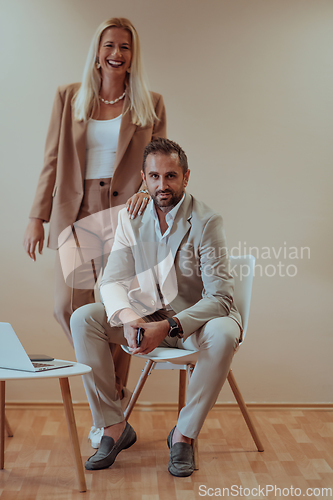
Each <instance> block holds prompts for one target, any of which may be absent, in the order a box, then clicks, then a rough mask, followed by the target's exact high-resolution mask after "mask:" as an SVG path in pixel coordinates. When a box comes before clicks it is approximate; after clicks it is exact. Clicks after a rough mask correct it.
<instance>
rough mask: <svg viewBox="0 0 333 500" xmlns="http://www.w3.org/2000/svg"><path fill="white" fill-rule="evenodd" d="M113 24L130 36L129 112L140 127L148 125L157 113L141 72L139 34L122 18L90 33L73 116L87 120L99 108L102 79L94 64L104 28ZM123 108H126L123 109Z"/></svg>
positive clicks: (102, 25)
mask: <svg viewBox="0 0 333 500" xmlns="http://www.w3.org/2000/svg"><path fill="white" fill-rule="evenodd" d="M113 27H114V28H122V29H125V30H127V31H129V32H130V33H131V37H132V62H131V72H130V73H128V74H127V76H126V81H125V83H126V86H127V92H128V95H129V98H130V106H129V110H130V111H131V112H132V122H133V123H134V124H135V125H140V126H142V127H144V126H146V125H151V124H152V123H153V122H154V120H155V119H156V118H157V116H156V113H155V110H154V106H153V102H152V99H151V96H150V93H149V90H148V86H147V83H146V79H145V76H144V73H143V68H142V62H141V51H140V41H139V36H138V34H137V31H136V29H135V28H134V26H133V24H132V23H131V22H130V21H129V20H128V19H126V18H124V17H120V18H118V17H113V18H111V19H108V20H107V21H104V22H103V23H102V24H101V25H100V26H99V27H98V28H97V31H96V33H95V35H94V36H93V39H92V42H91V45H90V48H89V52H88V56H87V60H86V64H85V67H84V71H83V77H82V84H81V87H80V88H79V90H78V91H77V92H76V94H75V95H74V97H73V102H72V104H73V108H74V118H75V120H77V121H81V120H88V119H89V118H90V117H91V116H92V114H93V113H94V111H95V110H96V109H99V98H98V95H99V91H100V87H101V81H102V78H101V74H100V71H99V70H98V69H97V67H96V62H97V61H98V50H99V45H100V41H101V38H102V35H103V33H104V31H105V30H107V29H108V28H113ZM126 111H128V109H126V110H124V112H126Z"/></svg>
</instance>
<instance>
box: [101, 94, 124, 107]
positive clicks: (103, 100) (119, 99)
mask: <svg viewBox="0 0 333 500" xmlns="http://www.w3.org/2000/svg"><path fill="white" fill-rule="evenodd" d="M125 95H126V91H125V92H124V93H123V95H121V96H120V97H118V98H117V99H115V100H114V101H107V100H106V99H103V97H101V96H100V95H99V96H98V97H99V98H100V100H101V101H102V102H104V104H116V102H118V101H121V100H122V99H124V97H125Z"/></svg>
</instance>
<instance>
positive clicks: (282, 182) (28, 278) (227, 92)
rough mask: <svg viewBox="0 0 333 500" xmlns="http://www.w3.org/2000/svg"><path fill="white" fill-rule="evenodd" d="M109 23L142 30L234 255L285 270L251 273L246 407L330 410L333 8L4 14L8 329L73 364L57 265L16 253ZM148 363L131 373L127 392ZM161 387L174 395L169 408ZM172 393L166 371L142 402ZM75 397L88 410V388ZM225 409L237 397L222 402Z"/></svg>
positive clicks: (242, 366) (195, 189)
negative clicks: (73, 88)
mask: <svg viewBox="0 0 333 500" xmlns="http://www.w3.org/2000/svg"><path fill="white" fill-rule="evenodd" d="M113 15H119V16H126V17H129V18H130V19H131V20H132V21H133V23H134V24H135V26H136V27H137V29H138V31H139V34H140V37H141V40H142V48H143V53H144V61H145V66H146V70H147V73H148V75H149V79H150V83H151V88H152V89H153V90H156V91H157V92H160V93H162V94H163V96H164V98H165V103H166V106H167V113H168V131H169V137H170V138H171V139H174V140H176V141H178V142H179V143H180V144H181V145H182V146H183V147H184V149H185V151H186V152H187V153H188V156H189V161H190V165H191V170H192V172H191V179H190V185H189V190H190V191H191V192H192V193H193V194H194V195H196V196H197V197H199V198H201V199H202V200H204V201H206V202H207V203H208V204H210V205H211V206H212V207H213V208H214V209H216V210H218V211H219V212H221V213H222V215H223V216H224V220H225V226H226V231H227V236H228V241H229V246H230V247H239V246H240V247H241V250H242V253H243V252H244V246H245V247H246V248H247V249H248V248H249V247H257V248H258V252H259V259H258V261H257V264H259V265H262V266H263V269H265V268H266V266H269V267H267V268H266V271H267V272H268V274H270V275H271V274H273V273H274V271H275V272H276V274H275V275H274V276H272V277H268V276H265V275H263V276H260V272H259V271H260V269H259V268H258V269H257V276H256V278H255V283H254V290H253V300H252V311H251V318H250V325H249V330H248V338H247V340H246V342H245V344H244V345H243V347H242V348H241V350H240V351H239V353H238V354H237V355H236V358H235V360H234V365H233V366H234V370H235V374H236V375H237V380H238V382H239V385H240V387H241V388H242V391H243V393H244V396H245V397H246V399H247V400H248V401H254V402H296V403H320V402H324V403H327V402H330V401H331V400H332V399H331V398H332V380H333V377H332V347H333V340H332V328H331V321H330V319H329V317H330V312H329V311H330V310H331V304H332V259H331V255H332V251H331V248H332V220H331V213H332V195H331V189H332V181H333V174H332V157H333V155H332V153H333V151H332V150H333V146H332V144H333V141H332V132H333V130H332V128H333V127H332V115H333V113H332V104H333V100H332V88H333V30H332V15H333V3H332V1H331V0H320V2H318V1H317V0H188V1H186V0H182V1H179V0H168V1H166V2H162V1H157V0H142V1H141V0H122V1H121V2H110V1H107V0H95V1H94V2H92V1H90V0H58V1H57V2H54V1H50V0H44V1H41V0H29V2H27V1H25V0H11V1H10V2H2V3H1V15H0V23H1V26H0V33H1V35H0V36H1V48H2V51H1V143H2V146H1V156H2V158H1V183H0V191H1V193H0V203H1V249H0V252H1V258H0V262H1V263H0V266H1V301H0V308H1V316H0V319H1V321H8V322H10V323H12V325H13V326H14V328H15V330H16V331H17V333H18V335H19V337H20V338H21V340H22V342H23V344H24V346H25V347H26V350H27V351H28V352H44V353H49V354H53V355H54V356H56V357H59V358H68V359H74V354H73V352H72V349H71V348H70V346H69V344H68V343H67V341H66V339H65V337H64V335H63V334H62V331H61V329H60V327H59V326H58V325H57V324H56V322H55V320H54V319H53V317H52V308H53V297H52V295H53V260H54V253H53V252H52V251H50V250H45V251H44V255H43V256H42V258H39V259H38V262H37V263H35V264H34V263H33V262H32V261H30V260H29V259H28V257H27V256H26V255H25V254H24V252H23V249H22V244H21V241H22V235H23V232H24V229H25V226H26V223H27V215H28V212H29V209H30V205H31V203H32V199H33V195H34V190H35V187H36V183H37V178H38V175H39V172H40V169H41V167H42V158H43V148H44V140H45V136H46V129H47V126H48V121H49V116H50V111H51V106H52V101H53V97H54V93H55V90H56V87H57V86H58V85H60V84H63V83H70V82H73V81H80V78H81V73H82V69H83V64H84V61H85V57H86V53H87V50H88V45H89V42H90V38H91V36H92V34H93V32H94V30H95V28H96V27H97V25H98V24H99V23H100V22H101V21H102V20H104V19H105V18H107V17H111V16H113ZM264 247H268V249H267V248H264ZM290 247H296V249H297V251H298V253H300V251H301V247H309V248H310V258H308V254H307V253H306V255H305V256H303V259H301V258H298V259H296V258H290V257H295V254H296V250H295V249H293V250H292V251H293V252H294V253H293V255H291V256H290V255H289V253H290V250H289V249H290ZM273 248H274V249H275V251H276V252H278V251H279V249H280V248H281V253H280V255H279V256H278V257H275V256H274V255H273ZM245 251H246V250H245ZM268 251H270V252H271V254H272V255H271V258H265V257H267V256H268V255H267V254H268ZM285 251H286V254H287V255H286V258H285V256H284V252H285ZM253 252H254V253H255V254H256V250H253ZM265 252H266V253H265ZM235 253H237V252H236V251H235ZM279 263H280V264H279ZM279 265H280V270H281V271H280V274H286V267H287V266H289V265H292V266H296V268H295V267H289V268H288V272H289V274H293V273H294V272H296V271H297V274H296V276H294V277H288V276H284V277H283V276H279V268H278V266H279ZM281 266H283V267H281ZM264 274H265V273H264ZM141 365H142V362H141V361H135V363H133V367H132V371H131V378H130V382H129V385H130V386H131V385H133V384H134V380H135V378H136V377H137V376H138V374H139V371H140V367H141ZM166 377H168V379H169V378H170V380H173V381H174V384H173V387H171V388H170V390H169V392H165V394H164V393H163V398H162V396H161V394H162V393H161V391H160V389H159V384H160V383H162V380H163V378H166ZM176 381H177V377H176V374H172V376H170V374H169V372H167V373H166V372H159V373H157V374H156V375H155V376H153V377H152V378H151V379H150V380H149V391H148V390H146V392H145V394H144V395H143V396H142V400H143V401H153V402H158V401H161V400H162V399H165V400H166V401H176ZM72 387H73V397H74V399H75V400H77V401H83V400H85V394H84V390H83V386H82V383H81V380H80V379H78V380H75V381H73V384H72ZM164 388H165V389H164V390H165V391H166V384H164ZM59 399H60V393H59V392H58V388H57V384H56V382H54V383H53V384H49V383H45V382H44V383H40V385H37V384H31V383H30V384H29V383H25V384H20V383H13V384H8V390H7V400H8V401H28V400H32V401H36V400H42V401H53V400H59ZM220 400H221V401H229V400H232V397H231V395H230V393H229V390H227V389H225V390H224V391H223V393H222V394H221V396H220Z"/></svg>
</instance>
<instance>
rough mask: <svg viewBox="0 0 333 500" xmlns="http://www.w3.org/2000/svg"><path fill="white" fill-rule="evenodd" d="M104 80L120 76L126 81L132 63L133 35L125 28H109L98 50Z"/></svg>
mask: <svg viewBox="0 0 333 500" xmlns="http://www.w3.org/2000/svg"><path fill="white" fill-rule="evenodd" d="M98 60H99V63H100V65H101V69H100V71H101V74H102V78H103V77H105V76H107V75H110V76H111V75H119V76H123V78H124V79H125V76H126V72H127V70H128V69H129V68H130V67H131V61H132V37H131V33H130V32H129V31H127V30H125V29H123V28H108V29H106V30H105V31H104V33H103V35H102V38H101V41H100V44H99V50H98Z"/></svg>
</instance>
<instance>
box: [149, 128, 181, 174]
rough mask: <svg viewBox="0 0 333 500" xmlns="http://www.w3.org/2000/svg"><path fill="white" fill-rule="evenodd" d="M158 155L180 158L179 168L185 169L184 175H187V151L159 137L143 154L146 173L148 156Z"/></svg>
mask: <svg viewBox="0 0 333 500" xmlns="http://www.w3.org/2000/svg"><path fill="white" fill-rule="evenodd" d="M158 153H161V154H164V155H167V156H170V155H172V154H174V153H176V154H177V156H178V162H179V166H180V167H181V168H182V169H183V175H185V174H186V172H187V170H188V163H187V156H186V154H185V151H184V150H183V149H182V148H181V147H180V146H179V144H177V143H176V142H174V141H170V139H163V138H161V137H159V138H158V139H155V140H154V141H151V142H150V143H149V144H148V145H147V146H146V147H145V150H144V153H143V164H142V170H143V173H145V169H146V160H147V156H148V155H156V154H158Z"/></svg>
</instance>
